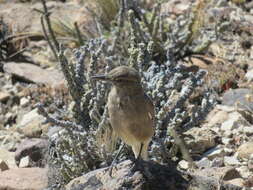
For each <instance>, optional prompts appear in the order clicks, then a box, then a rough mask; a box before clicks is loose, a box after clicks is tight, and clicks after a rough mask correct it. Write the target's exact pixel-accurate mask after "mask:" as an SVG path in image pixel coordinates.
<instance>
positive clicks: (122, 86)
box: [92, 66, 154, 160]
mask: <svg viewBox="0 0 253 190" xmlns="http://www.w3.org/2000/svg"><path fill="white" fill-rule="evenodd" d="M92 78H93V79H95V80H102V81H106V82H110V83H112V87H111V90H110V92H109V94H108V100H107V107H108V112H109V122H110V124H111V126H112V129H113V130H114V131H115V133H116V135H117V136H119V137H120V138H121V140H122V141H123V142H124V143H126V144H127V145H129V146H131V148H132V150H133V153H134V156H135V160H139V159H142V160H148V146H149V143H150V141H151V139H152V136H153V135H154V105H153V103H152V101H151V99H150V98H149V97H148V96H147V95H146V94H145V92H144V89H143V88H142V85H141V77H140V75H139V73H138V71H137V70H136V69H134V68H132V67H128V66H118V67H116V68H114V69H112V70H111V71H110V72H108V73H107V74H104V75H95V76H93V77H92Z"/></svg>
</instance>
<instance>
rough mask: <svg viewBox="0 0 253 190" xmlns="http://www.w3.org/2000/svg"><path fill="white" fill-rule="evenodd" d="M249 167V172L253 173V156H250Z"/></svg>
mask: <svg viewBox="0 0 253 190" xmlns="http://www.w3.org/2000/svg"><path fill="white" fill-rule="evenodd" d="M247 165H248V168H249V170H250V171H253V154H251V155H250V157H249V160H248V163H247Z"/></svg>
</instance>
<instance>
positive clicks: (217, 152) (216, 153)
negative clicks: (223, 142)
mask: <svg viewBox="0 0 253 190" xmlns="http://www.w3.org/2000/svg"><path fill="white" fill-rule="evenodd" d="M224 155H225V152H224V149H223V148H219V147H214V148H211V149H210V150H208V151H207V152H205V153H204V156H206V157H207V158H209V159H210V160H212V159H214V158H216V157H222V156H224Z"/></svg>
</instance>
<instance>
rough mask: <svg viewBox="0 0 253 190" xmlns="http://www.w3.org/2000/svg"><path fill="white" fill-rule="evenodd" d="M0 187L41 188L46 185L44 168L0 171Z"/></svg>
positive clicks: (38, 189) (30, 189)
mask: <svg viewBox="0 0 253 190" xmlns="http://www.w3.org/2000/svg"><path fill="white" fill-rule="evenodd" d="M0 179H1V180H0V189H9V190H11V189H13V190H14V189H15V190H21V189H27V190H28V189H29V190H41V189H44V188H46V187H47V170H46V169H44V168H15V169H9V170H6V171H3V172H0Z"/></svg>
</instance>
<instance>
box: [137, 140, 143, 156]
mask: <svg viewBox="0 0 253 190" xmlns="http://www.w3.org/2000/svg"><path fill="white" fill-rule="evenodd" d="M142 148H143V143H141V147H140V152H139V154H138V156H137V158H136V160H139V159H140V157H141V152H142Z"/></svg>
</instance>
